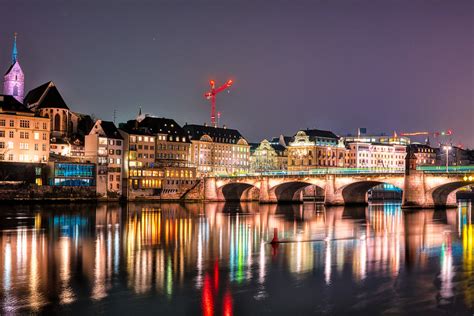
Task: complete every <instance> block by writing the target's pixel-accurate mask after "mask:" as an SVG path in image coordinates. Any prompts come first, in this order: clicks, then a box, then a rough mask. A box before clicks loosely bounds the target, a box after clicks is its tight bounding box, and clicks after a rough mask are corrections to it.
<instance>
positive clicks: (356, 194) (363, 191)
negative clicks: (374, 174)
mask: <svg viewBox="0 0 474 316" xmlns="http://www.w3.org/2000/svg"><path fill="white" fill-rule="evenodd" d="M380 184H391V185H393V186H395V187H397V188H399V189H400V190H403V186H401V185H400V184H398V183H393V181H383V180H365V181H357V182H354V183H350V184H347V185H345V186H343V187H342V188H340V191H341V194H342V198H343V200H344V204H367V203H368V197H367V193H368V191H369V190H370V189H372V188H374V187H376V186H377V185H380Z"/></svg>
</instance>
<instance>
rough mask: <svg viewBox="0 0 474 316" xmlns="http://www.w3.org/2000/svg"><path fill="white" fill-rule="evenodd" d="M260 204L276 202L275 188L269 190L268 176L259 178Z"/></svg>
mask: <svg viewBox="0 0 474 316" xmlns="http://www.w3.org/2000/svg"><path fill="white" fill-rule="evenodd" d="M259 202H260V203H261V204H266V203H278V199H277V197H276V195H275V190H270V188H269V183H268V178H267V177H264V178H262V179H261V180H260V198H259Z"/></svg>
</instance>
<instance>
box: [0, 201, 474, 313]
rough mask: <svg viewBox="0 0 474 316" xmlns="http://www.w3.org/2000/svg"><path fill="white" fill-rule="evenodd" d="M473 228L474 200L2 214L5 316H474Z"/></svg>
mask: <svg viewBox="0 0 474 316" xmlns="http://www.w3.org/2000/svg"><path fill="white" fill-rule="evenodd" d="M275 229H276V230H277V233H278V239H279V241H281V242H282V243H279V244H276V245H271V244H269V243H268V242H269V241H271V240H272V239H273V237H274V231H275ZM473 230H474V225H473V215H472V203H471V202H467V201H460V202H459V205H458V208H457V209H448V210H436V211H434V210H420V211H408V212H404V211H402V210H401V208H400V204H399V203H396V202H393V203H388V202H387V203H383V204H371V205H369V206H368V207H324V206H322V205H320V204H314V203H305V204H295V205H278V206H277V205H259V204H256V203H241V204H230V203H227V204H224V203H214V204H199V203H196V204H186V205H180V204H139V203H137V204H133V203H131V204H127V205H119V204H98V205H94V204H71V205H46V204H45V205H2V206H0V247H1V254H2V255H1V257H0V258H1V259H0V314H1V315H8V314H24V313H38V314H40V313H41V314H43V313H44V314H49V315H51V314H63V313H68V314H73V315H74V314H77V315H80V314H82V315H89V314H115V315H140V314H161V315H166V314H168V315H194V314H196V315H261V314H268V315H270V314H271V315H289V314H291V313H293V314H298V315H300V314H312V313H313V314H318V315H321V314H323V315H334V314H345V315H346V314H353V315H356V314H366V315H371V314H382V313H384V314H396V315H399V314H405V315H416V314H419V315H423V314H430V315H433V314H449V315H456V314H460V315H464V314H466V315H472V312H473V311H474V249H473V247H474V232H473Z"/></svg>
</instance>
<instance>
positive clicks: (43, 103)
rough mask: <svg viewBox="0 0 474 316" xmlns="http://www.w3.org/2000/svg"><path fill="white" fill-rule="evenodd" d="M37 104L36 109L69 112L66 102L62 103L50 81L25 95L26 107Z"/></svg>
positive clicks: (61, 98)
mask: <svg viewBox="0 0 474 316" xmlns="http://www.w3.org/2000/svg"><path fill="white" fill-rule="evenodd" d="M38 102H39V104H37V106H36V108H37V109H44V108H59V109H67V110H69V107H68V106H67V105H66V102H64V99H63V97H62V96H61V94H60V93H59V91H58V89H57V88H56V86H55V85H54V83H53V82H51V81H50V82H47V83H45V84H43V85H41V86H39V87H38V88H35V89H33V90H31V91H30V92H28V94H27V95H26V98H25V104H26V105H28V106H29V105H32V104H36V103H38Z"/></svg>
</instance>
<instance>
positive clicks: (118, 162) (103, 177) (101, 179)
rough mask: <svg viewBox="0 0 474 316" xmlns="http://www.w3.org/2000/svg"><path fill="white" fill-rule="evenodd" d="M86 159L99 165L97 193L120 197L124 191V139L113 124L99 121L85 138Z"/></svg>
mask: <svg viewBox="0 0 474 316" xmlns="http://www.w3.org/2000/svg"><path fill="white" fill-rule="evenodd" d="M85 157H86V159H88V160H90V161H91V162H94V163H96V164H97V168H96V169H97V180H96V186H97V193H98V194H100V195H101V196H104V197H118V196H120V195H121V191H122V179H121V176H122V165H123V138H122V136H121V135H120V133H119V131H118V129H117V127H116V126H115V124H114V123H113V122H108V121H102V120H98V121H97V122H96V123H95V124H94V126H93V127H92V129H91V131H90V132H89V135H86V137H85Z"/></svg>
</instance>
